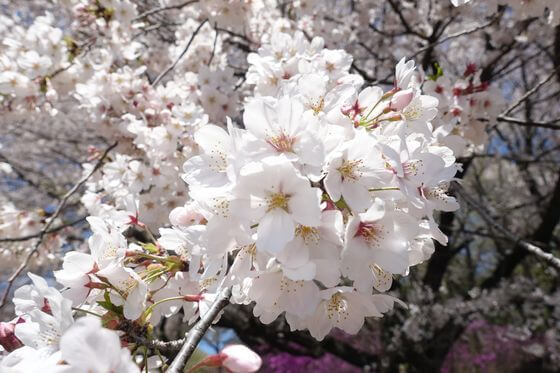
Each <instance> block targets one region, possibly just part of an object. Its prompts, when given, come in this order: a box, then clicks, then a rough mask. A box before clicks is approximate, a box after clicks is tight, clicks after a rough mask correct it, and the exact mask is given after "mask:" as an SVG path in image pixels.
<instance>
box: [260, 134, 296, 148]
mask: <svg viewBox="0 0 560 373" xmlns="http://www.w3.org/2000/svg"><path fill="white" fill-rule="evenodd" d="M266 142H267V143H269V144H270V145H271V146H272V147H273V148H274V149H276V151H277V152H278V153H284V152H293V147H294V143H295V142H296V139H295V137H290V136H288V135H286V134H285V133H281V134H280V135H278V136H274V137H269V138H268V139H267V140H266Z"/></svg>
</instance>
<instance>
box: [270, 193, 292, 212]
mask: <svg viewBox="0 0 560 373" xmlns="http://www.w3.org/2000/svg"><path fill="white" fill-rule="evenodd" d="M289 200H290V196H288V195H286V194H284V193H274V194H271V195H270V197H268V200H267V202H268V210H267V212H268V211H271V210H274V209H282V210H285V211H288V201H289Z"/></svg>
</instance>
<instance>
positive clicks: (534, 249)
mask: <svg viewBox="0 0 560 373" xmlns="http://www.w3.org/2000/svg"><path fill="white" fill-rule="evenodd" d="M455 187H456V188H455V190H456V192H457V194H458V195H459V196H461V198H462V199H463V200H465V201H466V202H467V203H468V204H469V205H470V206H471V207H472V208H474V209H475V210H476V211H477V212H478V214H479V215H480V216H481V217H482V219H484V220H485V221H486V222H487V223H488V224H490V225H491V226H493V227H494V228H496V230H498V231H499V232H501V233H502V234H503V235H504V236H505V238H506V239H508V240H509V241H510V242H513V243H514V244H516V245H518V246H520V247H522V248H523V249H525V250H527V251H528V252H530V253H532V254H534V255H536V256H538V257H539V258H541V259H543V260H544V261H546V262H547V263H548V264H550V265H552V266H553V267H555V268H556V269H557V270H560V259H558V258H557V257H555V256H554V255H552V254H550V253H547V252H546V251H544V250H543V249H541V248H540V247H538V246H535V245H533V244H532V243H530V242H527V241H524V240H522V239H520V238H519V237H517V236H515V235H514V234H513V233H511V232H510V231H509V230H507V229H506V228H504V227H503V226H501V225H500V224H498V223H497V222H496V219H494V218H492V217H491V216H490V214H489V213H488V212H487V211H486V209H485V208H484V207H482V206H481V205H480V204H478V203H477V202H476V201H475V200H474V199H472V198H471V197H470V196H469V195H468V194H467V193H465V191H464V189H463V188H462V187H461V186H460V185H458V184H456V185H455Z"/></svg>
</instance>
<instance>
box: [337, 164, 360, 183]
mask: <svg viewBox="0 0 560 373" xmlns="http://www.w3.org/2000/svg"><path fill="white" fill-rule="evenodd" d="M361 164H362V161H361V160H354V161H349V160H345V161H344V162H342V165H341V166H340V167H339V168H338V169H337V171H338V172H340V175H342V179H343V180H344V179H350V180H354V181H355V180H358V179H359V178H360V177H361V176H362V173H361V172H360V171H358V169H359V168H360V165H361Z"/></svg>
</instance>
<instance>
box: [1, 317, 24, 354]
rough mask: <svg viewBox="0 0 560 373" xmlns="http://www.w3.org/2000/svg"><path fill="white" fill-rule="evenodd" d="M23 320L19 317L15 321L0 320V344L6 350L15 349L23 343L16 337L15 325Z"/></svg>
mask: <svg viewBox="0 0 560 373" xmlns="http://www.w3.org/2000/svg"><path fill="white" fill-rule="evenodd" d="M23 322H25V320H24V319H22V318H21V317H20V318H19V319H18V320H17V321H16V322H13V321H12V322H3V321H2V322H0V346H2V347H4V349H5V350H6V351H8V352H12V351H14V350H17V349H18V348H20V347H22V346H23V343H21V341H20V340H19V339H18V337H16V333H15V330H16V325H17V324H21V323H23Z"/></svg>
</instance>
